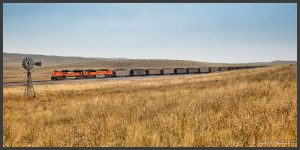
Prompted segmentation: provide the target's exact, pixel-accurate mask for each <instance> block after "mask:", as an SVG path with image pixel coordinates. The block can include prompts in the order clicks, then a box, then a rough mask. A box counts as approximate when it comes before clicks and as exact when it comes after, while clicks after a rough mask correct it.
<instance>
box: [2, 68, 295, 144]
mask: <svg viewBox="0 0 300 150" xmlns="http://www.w3.org/2000/svg"><path fill="white" fill-rule="evenodd" d="M296 68H297V65H278V66H273V67H265V68H256V69H247V70H235V71H228V72H220V73H211V74H196V75H191V76H172V77H168V78H144V79H143V78H141V79H136V80H106V81H101V80H97V81H95V82H85V81H78V82H68V83H61V84H55V85H35V90H36V92H37V93H38V95H37V98H36V99H34V100H29V99H26V98H25V97H24V96H23V92H24V88H25V87H4V89H3V93H4V99H3V144H4V145H3V146H4V147H32V146H33V147H44V146H47V147H51V146H58V147H73V146H74V147H107V146H122V147H132V146H138V147H139V146H154V147H194V146H196V147H219V146H222V147H240V146H245V147H255V146H258V147H261V146H264V147H265V146H267V147H296V146H297V73H296Z"/></svg>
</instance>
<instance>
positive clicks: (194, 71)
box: [186, 68, 199, 74]
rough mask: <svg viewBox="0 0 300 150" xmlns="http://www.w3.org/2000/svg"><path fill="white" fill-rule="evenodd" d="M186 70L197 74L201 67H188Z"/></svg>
mask: <svg viewBox="0 0 300 150" xmlns="http://www.w3.org/2000/svg"><path fill="white" fill-rule="evenodd" d="M186 72H187V73H188V74H196V73H199V69H198V68H187V69H186Z"/></svg>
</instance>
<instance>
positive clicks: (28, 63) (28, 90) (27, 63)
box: [22, 57, 41, 98]
mask: <svg viewBox="0 0 300 150" xmlns="http://www.w3.org/2000/svg"><path fill="white" fill-rule="evenodd" d="M22 66H23V68H24V69H25V70H26V71H27V81H26V83H25V86H26V87H25V92H24V95H25V96H27V97H29V98H35V97H36V92H35V91H34V88H33V84H32V77H31V73H32V72H33V68H34V66H41V62H34V61H33V59H32V58H30V57H26V58H24V59H23V62H22Z"/></svg>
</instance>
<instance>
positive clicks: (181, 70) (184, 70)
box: [174, 68, 186, 74]
mask: <svg viewBox="0 0 300 150" xmlns="http://www.w3.org/2000/svg"><path fill="white" fill-rule="evenodd" d="M174 73H175V74H186V69H185V68H175V69H174Z"/></svg>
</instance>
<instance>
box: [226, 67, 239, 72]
mask: <svg viewBox="0 0 300 150" xmlns="http://www.w3.org/2000/svg"><path fill="white" fill-rule="evenodd" d="M237 69H238V68H237V67H228V70H229V71H230V70H237Z"/></svg>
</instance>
